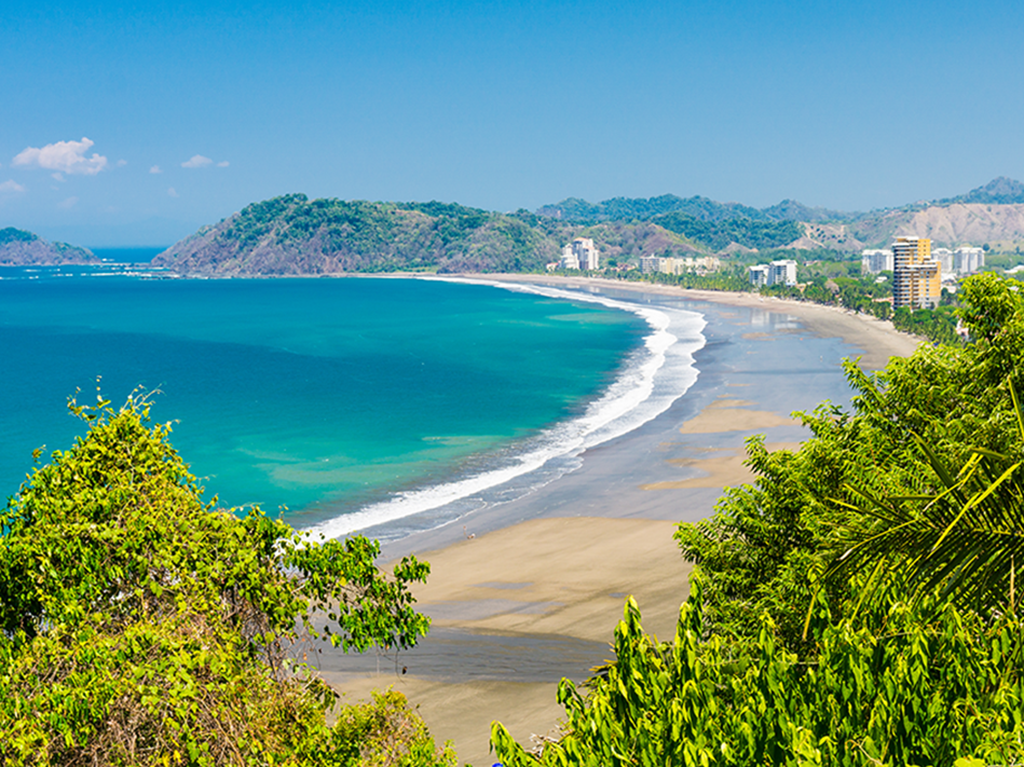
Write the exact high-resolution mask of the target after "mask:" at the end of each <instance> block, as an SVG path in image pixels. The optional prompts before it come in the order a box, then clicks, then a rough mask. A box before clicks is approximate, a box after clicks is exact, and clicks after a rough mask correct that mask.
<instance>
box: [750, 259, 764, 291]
mask: <svg viewBox="0 0 1024 767" xmlns="http://www.w3.org/2000/svg"><path fill="white" fill-rule="evenodd" d="M747 271H748V273H749V274H750V284H751V285H756V286H757V287H759V288H760V287H761V286H762V285H768V284H769V282H768V272H769V271H770V270H769V268H768V264H758V265H757V266H751V267H749V268H748V270H747Z"/></svg>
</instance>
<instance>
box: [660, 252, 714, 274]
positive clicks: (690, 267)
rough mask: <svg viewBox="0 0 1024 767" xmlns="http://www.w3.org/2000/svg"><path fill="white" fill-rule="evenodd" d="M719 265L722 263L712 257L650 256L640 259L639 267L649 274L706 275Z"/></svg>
mask: <svg viewBox="0 0 1024 767" xmlns="http://www.w3.org/2000/svg"><path fill="white" fill-rule="evenodd" d="M721 265H722V262H721V261H719V260H718V259H717V258H715V257H714V256H701V257H700V258H693V257H691V256H686V257H684V258H676V257H670V258H659V257H656V256H652V257H650V258H641V259H640V266H641V268H642V269H644V271H648V270H649V271H650V272H661V273H662V274H690V273H692V272H696V273H697V274H706V273H707V272H714V271H717V270H718V268H719V267H721Z"/></svg>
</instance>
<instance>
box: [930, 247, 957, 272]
mask: <svg viewBox="0 0 1024 767" xmlns="http://www.w3.org/2000/svg"><path fill="white" fill-rule="evenodd" d="M932 258H933V259H935V260H936V261H938V262H939V266H940V267H941V269H942V273H943V274H952V273H953V251H951V250H950V249H949V248H932Z"/></svg>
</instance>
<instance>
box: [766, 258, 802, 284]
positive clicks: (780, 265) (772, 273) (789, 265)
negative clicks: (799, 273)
mask: <svg viewBox="0 0 1024 767" xmlns="http://www.w3.org/2000/svg"><path fill="white" fill-rule="evenodd" d="M768 284H769V285H789V286H790V287H792V286H793V285H796V261H794V260H793V259H791V258H786V259H783V260H781V261H772V262H771V263H770V264H769V265H768Z"/></svg>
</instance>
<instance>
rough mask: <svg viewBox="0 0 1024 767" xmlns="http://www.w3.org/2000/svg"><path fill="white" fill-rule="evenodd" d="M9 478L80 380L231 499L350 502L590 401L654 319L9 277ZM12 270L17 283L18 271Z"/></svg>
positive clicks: (351, 289)
mask: <svg viewBox="0 0 1024 767" xmlns="http://www.w3.org/2000/svg"><path fill="white" fill-rule="evenodd" d="M5 274H6V275H7V277H8V278H7V279H0V359H2V360H3V362H4V378H3V395H4V396H3V397H2V398H0V429H2V433H3V435H4V440H2V441H0V489H2V490H3V492H4V493H5V494H6V495H9V494H11V493H13V492H15V491H16V489H17V486H18V484H19V482H20V481H21V480H22V479H23V478H24V475H25V473H26V472H27V471H28V470H29V469H30V468H31V452H32V450H33V449H35V448H37V447H39V446H40V445H42V444H46V446H47V452H49V451H52V450H53V449H57V448H65V447H67V446H68V445H69V444H70V442H71V440H72V438H73V435H75V434H79V433H82V431H83V428H82V425H81V424H80V423H79V422H78V421H76V420H75V419H73V418H72V417H71V416H69V415H67V413H66V409H65V407H64V404H65V402H66V399H67V397H68V396H69V395H71V394H73V393H74V392H75V390H76V388H81V389H82V391H83V395H82V396H83V398H90V399H91V398H92V396H93V393H94V390H95V387H96V379H97V377H101V382H100V385H101V387H102V390H103V393H104V395H105V396H107V397H108V398H110V399H112V400H114V402H115V403H119V402H122V401H123V400H124V399H125V397H126V396H127V395H128V394H129V393H130V392H131V391H132V390H133V389H135V388H136V387H139V386H142V387H145V388H147V389H159V390H160V394H158V395H157V396H156V397H155V400H154V403H155V404H154V406H153V411H152V414H153V417H154V418H155V419H156V420H159V421H166V420H171V419H174V420H176V421H177V423H176V425H175V426H174V433H173V435H172V439H173V442H174V444H175V446H176V447H177V448H178V449H179V451H180V452H181V454H182V455H183V457H184V458H185V460H186V461H187V462H189V463H190V464H191V466H192V469H193V472H194V473H196V474H197V475H198V476H200V477H202V478H203V484H204V485H205V486H206V488H207V491H208V493H209V494H212V493H216V494H218V495H219V497H220V500H221V503H222V504H224V505H227V506H239V505H242V504H250V503H259V504H261V505H262V506H263V507H264V508H266V509H268V510H274V509H277V508H279V507H282V506H287V507H288V508H289V509H290V510H291V511H290V512H289V514H290V516H291V518H292V519H293V521H301V520H302V519H314V518H317V516H318V515H319V517H321V518H322V517H323V516H324V515H325V514H329V515H338V514H345V513H347V512H349V511H351V510H354V509H357V508H359V507H361V506H363V505H365V504H367V503H372V502H375V501H379V500H381V499H383V498H386V497H388V496H389V494H391V493H394V492H396V491H401V490H407V489H411V488H418V487H423V486H428V485H432V484H437V483H442V482H445V481H448V480H450V479H451V478H452V477H456V476H459V475H460V473H465V472H466V471H469V470H471V469H472V468H473V467H474V466H478V465H482V464H483V463H486V461H487V459H488V456H494V455H497V454H500V453H501V452H502V451H508V450H509V446H510V445H515V444H516V441H517V440H523V439H525V438H528V437H529V436H530V435H531V434H536V433H537V432H538V431H539V430H541V429H543V428H545V427H548V426H550V425H551V424H553V423H556V422H561V421H564V420H565V419H568V418H571V417H573V416H574V415H578V414H579V413H581V412H582V411H583V410H584V409H585V407H586V406H587V403H590V402H592V401H593V400H594V399H595V398H596V397H597V396H598V395H600V394H601V392H602V391H604V390H605V389H606V388H607V387H608V385H609V383H610V382H611V381H612V380H613V379H614V378H615V376H616V375H617V374H618V373H619V372H620V371H621V369H622V366H623V363H624V360H626V359H627V358H628V357H629V355H630V354H632V353H635V351H636V349H637V348H638V347H639V346H640V345H641V341H642V339H643V338H644V337H645V335H646V334H648V333H649V332H650V329H649V326H648V324H647V323H646V322H644V321H643V320H642V319H640V318H639V317H637V316H636V315H635V314H632V313H629V312H625V311H619V310H613V309H609V308H607V307H604V306H600V305H596V304H593V303H586V302H583V301H567V300H560V299H555V298H550V297H546V296H542V295H531V294H524V293H517V292H511V291H506V290H501V289H498V288H494V287H488V286H480V285H465V284H453V283H444V282H431V281H421V280H399V279H320V280H317V279H301V280H300V279H294V280H217V281H202V280H139V279H131V278H127V277H119V276H106V277H91V278H89V277H65V278H54V277H52V276H51V277H49V278H47V275H46V274H45V273H44V274H43V275H42V278H41V279H24V277H25V276H26V275H25V273H24V272H23V271H22V272H18V273H15V272H6V273H5V272H0V278H2V277H4V275H5ZM11 276H16V277H21V279H10V277H11Z"/></svg>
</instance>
